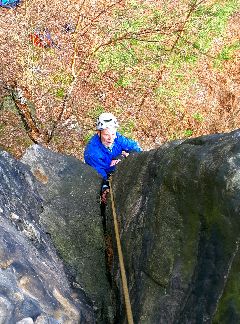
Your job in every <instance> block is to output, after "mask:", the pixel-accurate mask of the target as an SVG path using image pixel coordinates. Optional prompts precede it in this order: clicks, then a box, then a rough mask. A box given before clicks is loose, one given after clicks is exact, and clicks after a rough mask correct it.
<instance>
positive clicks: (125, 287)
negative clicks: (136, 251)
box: [109, 177, 134, 324]
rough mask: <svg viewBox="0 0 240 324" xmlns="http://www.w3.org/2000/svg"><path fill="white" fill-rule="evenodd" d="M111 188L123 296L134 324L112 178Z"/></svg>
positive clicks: (128, 315) (110, 180) (130, 322)
mask: <svg viewBox="0 0 240 324" xmlns="http://www.w3.org/2000/svg"><path fill="white" fill-rule="evenodd" d="M109 187H110V196H111V202H112V212H113V222H114V231H115V237H116V242H117V250H118V258H119V264H120V272H121V278H122V287H123V294H124V300H125V307H126V313H127V319H128V323H129V324H134V323H133V316H132V308H131V303H130V298H129V292H128V285H127V277H126V272H125V266H124V261H123V254H122V247H121V241H120V236H119V229H118V222H117V214H116V209H115V201H114V197H113V191H112V178H111V177H110V179H109Z"/></svg>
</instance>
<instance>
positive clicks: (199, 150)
mask: <svg viewBox="0 0 240 324" xmlns="http://www.w3.org/2000/svg"><path fill="white" fill-rule="evenodd" d="M239 170H240V131H239V130H237V131H234V132H232V133H229V134H217V135H209V136H202V137H199V138H196V139H188V140H185V141H173V142H171V143H168V144H166V145H163V146H162V147H160V148H159V149H157V150H152V151H149V152H143V153H140V154H138V155H136V156H134V155H133V156H129V157H128V158H127V159H126V160H125V161H124V162H123V163H121V164H120V165H118V168H117V172H116V174H115V175H114V178H113V190H114V196H115V205H116V209H117V215H118V218H119V224H120V228H121V230H120V231H121V241H122V247H123V253H124V260H125V264H126V271H127V276H128V281H129V290H130V299H131V302H132V309H133V315H134V320H135V322H136V323H151V324H153V323H164V324H166V323H211V322H213V321H214V320H215V322H214V323H232V324H233V323H236V319H238V321H237V322H239V316H240V307H239V290H238V288H236V287H239V272H238V271H239V269H238V268H239V267H238V266H237V265H239V252H238V244H239V233H240V218H239V211H240V210H239V209H240V207H239V206H240V204H239V202H240V172H239ZM109 214H110V210H109ZM109 217H110V215H109ZM114 275H115V279H116V282H117V285H118V287H119V291H121V283H120V277H119V268H118V264H117V260H115V268H114ZM120 295H121V294H120ZM121 298H122V297H121ZM122 302H123V298H122ZM123 305H124V304H123V303H122V307H121V308H120V310H119V313H120V316H119V317H120V322H124V318H125V311H124V306H123ZM226 320H227V321H226Z"/></svg>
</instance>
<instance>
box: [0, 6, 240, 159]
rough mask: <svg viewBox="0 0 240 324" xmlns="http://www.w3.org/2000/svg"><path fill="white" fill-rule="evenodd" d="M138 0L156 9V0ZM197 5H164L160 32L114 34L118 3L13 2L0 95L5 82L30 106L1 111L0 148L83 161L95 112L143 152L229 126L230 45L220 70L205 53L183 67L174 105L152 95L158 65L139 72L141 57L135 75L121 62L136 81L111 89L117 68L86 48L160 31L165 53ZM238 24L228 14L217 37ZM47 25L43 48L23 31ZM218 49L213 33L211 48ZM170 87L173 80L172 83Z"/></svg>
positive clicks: (161, 81) (2, 16)
mask: <svg viewBox="0 0 240 324" xmlns="http://www.w3.org/2000/svg"><path fill="white" fill-rule="evenodd" d="M140 3H141V4H150V5H152V6H153V5H154V6H156V8H158V7H159V8H160V7H161V6H162V1H156V2H154V4H151V1H143V2H142V1H141V2H139V4H140ZM200 3H211V1H199V2H195V4H194V5H190V6H189V5H188V4H187V2H186V3H185V2H182V3H180V2H177V1H169V3H168V10H169V12H170V15H171V10H173V9H174V8H176V7H178V9H179V14H180V15H179V17H178V19H176V21H175V23H174V24H172V25H169V26H168V28H166V25H164V26H163V25H162V26H160V25H159V26H158V28H155V29H147V28H145V29H144V28H142V29H141V30H140V32H138V33H136V32H135V33H134V32H131V31H129V32H126V33H122V34H121V35H120V36H118V37H116V36H115V33H116V31H117V30H118V23H116V22H114V18H113V13H114V12H115V11H116V10H120V11H122V13H125V14H128V15H129V16H131V14H132V13H131V12H130V11H129V10H128V11H126V10H127V5H128V2H127V1H121V0H119V1H110V0H106V1H97V2H96V1H84V0H83V1H70V0H68V1H63V2H59V1H51V2H49V1H40V0H33V1H22V4H21V6H19V7H18V8H17V9H14V10H8V9H2V8H0V36H1V45H0V55H1V58H2V62H1V67H0V82H1V83H0V84H1V91H0V98H6V96H7V95H9V94H11V91H10V92H9V87H11V86H12V85H13V84H15V83H17V87H18V88H19V89H21V90H22V91H25V90H26V91H27V94H28V97H29V98H28V99H29V100H30V101H31V102H32V103H33V104H34V107H35V108H34V110H35V111H32V109H31V107H29V102H26V103H24V104H23V103H21V102H19V101H18V100H15V104H16V108H17V110H18V112H19V114H16V112H14V111H13V110H9V109H1V110H0V138H1V145H2V147H3V148H5V149H7V150H9V151H11V152H12V153H13V154H14V155H16V156H17V157H19V156H21V154H22V153H23V152H24V150H25V149H26V147H27V146H29V145H30V143H31V142H32V141H33V142H38V143H42V144H44V145H47V146H48V147H50V148H52V149H54V150H56V151H60V152H64V153H67V154H72V155H74V156H76V157H78V158H80V159H82V153H83V149H84V146H85V144H86V140H87V139H88V138H89V136H90V135H91V134H92V133H93V130H94V122H95V118H96V117H97V115H98V114H99V113H100V112H101V111H102V110H103V109H104V110H105V111H112V112H113V113H115V114H116V115H117V117H118V118H119V121H120V124H122V125H123V129H124V130H125V133H126V135H128V134H130V135H131V136H133V137H134V138H135V139H137V140H138V141H139V142H140V144H141V145H142V147H143V148H144V149H151V148H154V147H156V146H158V145H160V144H162V143H163V142H165V141H167V140H170V139H175V138H181V137H186V136H199V135H202V134H207V133H216V132H226V131H230V130H232V129H235V128H237V127H238V125H239V122H240V109H239V93H240V92H239V90H240V89H239V84H240V83H239V51H238V52H236V53H235V56H234V57H233V59H231V60H226V61H224V62H223V63H222V68H221V69H216V68H214V66H213V60H212V57H211V53H210V54H209V55H203V56H201V58H200V59H199V61H198V63H197V65H196V67H195V68H194V69H193V72H192V73H193V74H194V77H195V78H196V82H194V83H193V84H192V85H191V86H189V87H188V89H187V90H186V92H184V91H183V92H182V93H181V95H179V96H180V97H176V100H178V101H180V102H181V105H180V106H179V107H178V106H177V103H176V105H175V104H174V101H173V104H172V105H169V100H171V99H172V98H164V97H162V98H161V100H160V101H157V100H156V98H155V90H156V89H157V88H158V87H159V86H162V85H165V84H166V83H167V82H168V80H169V70H168V68H167V66H164V65H162V66H161V68H160V69H159V70H156V71H155V72H154V73H153V72H151V73H149V72H148V66H147V65H146V67H145V69H144V64H145V63H146V62H144V61H143V62H139V65H140V64H142V67H141V73H140V72H139V69H138V68H136V69H135V70H134V69H133V68H131V67H128V68H127V69H128V72H129V73H131V74H132V76H134V77H135V81H134V82H133V83H132V84H129V86H127V87H121V86H116V84H117V82H118V80H119V73H117V72H116V71H114V70H113V69H109V70H106V71H103V72H102V73H101V74H100V73H99V67H98V60H96V56H95V54H96V53H97V52H98V51H100V50H102V49H105V48H107V47H111V46H114V45H115V44H116V43H117V42H120V41H121V40H122V39H138V40H139V41H144V42H145V41H148V42H149V43H150V42H152V39H150V38H149V36H150V35H153V34H154V33H155V34H158V33H163V34H164V33H165V34H167V33H168V34H169V48H170V51H175V50H176V49H177V48H178V47H177V45H178V42H179V41H180V40H181V38H182V36H183V34H184V30H185V28H186V25H187V22H188V19H189V17H190V16H191V14H192V11H193V10H195V8H196V6H197V5H199V4H200ZM145 10H148V9H147V7H146V8H145ZM126 12H127V13H126ZM239 22H240V18H239V14H235V15H233V16H232V17H231V19H230V20H229V22H228V26H227V34H226V42H228V41H229V43H231V42H232V41H233V40H237V39H239V30H240V28H239V27H240V26H239V25H240V23H239ZM119 24H120V22H119ZM111 26H114V28H112V29H111V28H110V27H111ZM119 26H120V25H119ZM108 27H109V28H108ZM106 29H108V31H106ZM47 30H48V31H49V33H50V35H51V37H52V41H53V43H52V45H51V46H50V47H48V48H44V47H41V46H34V44H33V43H32V41H31V39H32V38H30V36H29V35H32V34H33V33H34V32H36V31H39V32H41V33H45V32H46V31H47ZM220 47H221V44H218V39H216V42H215V45H214V48H213V49H212V53H213V52H217V51H218V50H219V49H220ZM129 48H130V49H131V45H130V43H129ZM161 59H162V58H161V57H160V60H161ZM125 72H126V71H125ZM181 73H182V74H183V75H184V78H185V80H186V82H187V81H189V80H190V79H191V78H192V77H193V75H190V74H189V72H188V70H187V69H186V73H185V74H184V68H183V69H182V71H181ZM140 79H141V82H140ZM144 80H145V81H144ZM143 81H144V82H143ZM178 86H179V84H173V85H172V87H173V89H174V87H176V88H177V87H178ZM6 87H7V88H6ZM12 89H15V90H16V88H12ZM170 90H171V89H170ZM24 93H25V92H24ZM169 93H171V91H170V92H169ZM176 102H177V101H176ZM29 138H30V140H29Z"/></svg>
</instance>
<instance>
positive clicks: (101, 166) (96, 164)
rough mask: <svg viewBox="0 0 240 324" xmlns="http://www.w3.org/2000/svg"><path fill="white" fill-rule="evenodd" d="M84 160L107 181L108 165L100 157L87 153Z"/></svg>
mask: <svg viewBox="0 0 240 324" xmlns="http://www.w3.org/2000/svg"><path fill="white" fill-rule="evenodd" d="M84 159H85V162H86V163H87V164H88V165H90V166H91V167H93V168H94V169H95V170H96V171H97V172H98V173H99V174H100V175H101V176H102V177H103V179H105V180H106V179H107V173H106V171H105V170H106V165H105V163H104V162H103V161H102V160H101V159H100V158H99V157H96V155H94V154H90V153H88V152H85V153H84Z"/></svg>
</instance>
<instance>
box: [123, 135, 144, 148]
mask: <svg viewBox="0 0 240 324" xmlns="http://www.w3.org/2000/svg"><path fill="white" fill-rule="evenodd" d="M118 138H119V142H120V144H121V146H122V150H123V151H126V152H142V149H141V147H140V146H139V144H138V142H136V141H134V140H132V139H130V138H127V137H125V136H123V135H121V134H119V133H118Z"/></svg>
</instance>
